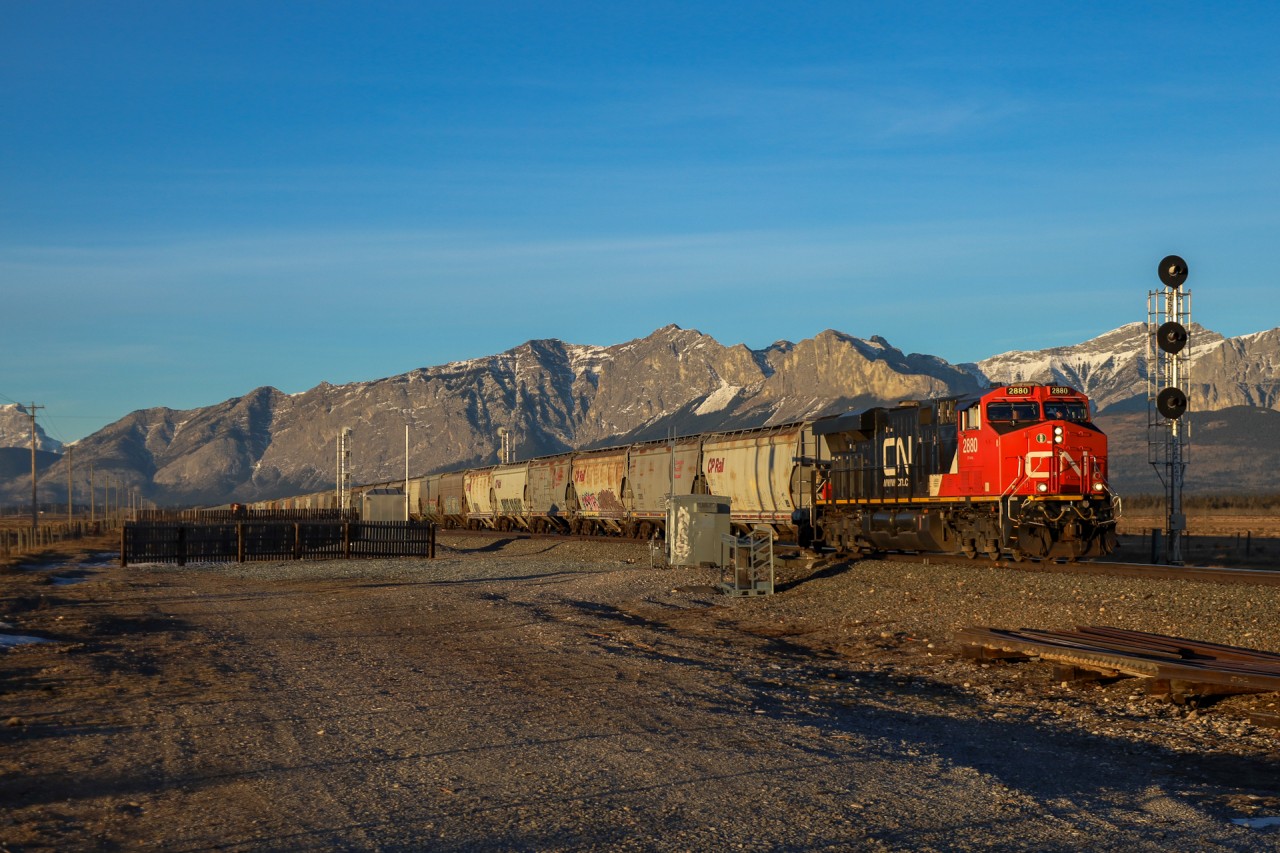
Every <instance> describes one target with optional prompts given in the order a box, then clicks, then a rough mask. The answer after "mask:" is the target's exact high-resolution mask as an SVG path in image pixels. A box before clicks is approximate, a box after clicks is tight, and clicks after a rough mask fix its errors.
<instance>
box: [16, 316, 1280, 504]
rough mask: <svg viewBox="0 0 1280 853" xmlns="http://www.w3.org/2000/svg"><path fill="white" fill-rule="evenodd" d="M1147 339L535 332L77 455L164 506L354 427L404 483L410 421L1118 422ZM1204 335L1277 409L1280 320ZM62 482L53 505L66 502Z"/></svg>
mask: <svg viewBox="0 0 1280 853" xmlns="http://www.w3.org/2000/svg"><path fill="white" fill-rule="evenodd" d="M1144 336H1145V325H1144V324H1141V323H1134V324H1129V325H1127V326H1122V327H1120V328H1119V329H1116V330H1113V331H1111V332H1108V333H1106V334H1104V335H1101V336H1099V337H1097V338H1094V339H1092V340H1090V341H1086V342H1084V343H1082V344H1078V345H1075V346H1073V347H1056V348H1052V349H1047V350H1040V351H1035V352H1012V353H1004V354H1001V355H997V356H992V357H991V358H989V359H985V360H983V361H981V362H978V363H976V364H963V365H952V364H950V363H948V362H946V361H944V360H943V359H941V358H938V357H936V356H931V355H922V354H918V353H911V354H906V353H903V352H902V351H901V350H898V349H896V348H894V347H893V346H892V345H890V344H889V342H888V341H886V340H884V339H883V338H879V337H873V338H871V339H869V340H863V339H860V338H855V337H852V336H850V335H846V334H844V333H841V332H837V331H833V330H827V331H824V332H822V333H820V334H818V335H816V336H814V337H813V338H810V339H806V340H803V341H800V342H798V343H791V342H789V341H779V342H777V343H775V344H772V345H770V346H769V347H766V348H764V349H761V350H752V349H749V348H748V347H746V346H744V345H742V344H736V345H732V346H725V345H722V344H720V343H719V342H717V341H716V340H715V339H714V338H711V337H710V336H708V335H704V334H702V333H700V332H698V331H696V330H691V329H682V328H680V327H678V326H674V325H672V326H666V327H664V328H662V329H658V330H657V331H655V332H654V333H653V334H651V335H649V336H647V337H644V338H638V339H636V340H633V341H628V342H626V343H622V344H617V345H614V346H607V347H601V346H584V345H574V344H567V343H564V342H562V341H558V340H534V341H529V342H526V343H524V344H521V345H520V346H518V347H515V348H513V349H511V350H508V351H506V352H503V353H499V354H497V355H493V356H488V357H485V358H478V359H471V360H468V361H459V362H452V363H449V364H445V365H440V366H436V367H424V368H419V369H417V370H413V371H409V372H408V373H404V374H400V375H398V376H393V377H388V378H386V379H380V380H376V381H373V382H361V383H350V384H347V385H329V384H327V383H322V384H320V385H318V386H316V387H315V388H312V389H310V390H308V391H305V392H302V393H300V394H293V395H287V394H284V393H282V392H280V391H278V390H276V389H274V388H269V387H263V388H258V389H255V390H253V391H251V392H250V393H248V394H246V395H244V396H242V397H237V398H234V399H231V400H227V401H224V402H222V403H219V404H217V405H213V406H207V407H204V408H199V409H191V410H187V411H175V410H172V409H166V408H154V409H146V410H140V411H137V412H133V413H131V414H130V415H128V416H126V417H125V418H122V419H121V420H119V421H117V422H116V423H114V424H111V425H109V426H107V427H105V428H104V429H102V430H100V431H99V432H97V433H95V434H93V435H91V436H89V437H87V438H85V439H83V440H82V441H80V442H77V443H76V466H77V470H83V469H81V467H80V466H81V465H83V464H88V463H92V464H93V465H94V466H95V467H96V470H97V471H99V472H101V476H104V477H106V478H108V479H109V478H112V477H114V478H116V479H117V480H119V481H120V482H124V483H126V484H129V485H130V486H133V487H137V488H139V489H140V490H141V492H142V493H143V495H144V496H146V497H147V498H149V499H150V500H154V501H156V502H157V503H160V504H162V505H167V504H193V503H204V504H212V503H222V502H225V501H228V500H254V499H262V498H269V497H277V496H283V495H291V494H301V493H305V492H309V491H318V490H321V489H324V488H328V487H331V486H332V483H333V479H334V467H335V437H336V435H337V434H338V431H339V430H340V429H342V428H344V427H349V428H351V429H352V447H353V454H352V467H353V474H354V477H355V479H356V481H357V482H377V481H380V480H387V479H393V478H396V477H400V476H403V474H404V470H405V458H404V450H405V428H406V425H407V426H408V430H409V443H410V449H409V469H410V471H411V473H413V474H415V475H416V474H422V473H427V472H430V471H435V470H443V469H447V468H453V467H459V466H467V465H483V464H490V463H492V462H494V461H496V458H497V455H496V454H497V430H498V428H499V427H505V428H507V429H509V430H511V431H512V433H513V434H514V436H515V439H516V448H517V453H518V455H519V456H520V457H521V458H528V457H532V456H540V455H545V454H549V453H557V452H561V451H564V450H568V449H573V448H582V447H590V446H599V445H604V444H612V443H616V442H621V441H632V440H644V439H649V438H661V437H664V436H666V435H667V434H668V433H669V431H670V430H672V429H674V430H675V431H676V432H677V433H680V434H688V433H694V432H705V431H715V430H726V429H737V428H745V427H752V426H759V425H764V424H770V423H785V422H788V421H794V420H799V419H803V418H809V417H814V416H817V415H821V414H827V413H834V412H839V411H845V410H847V409H850V408H857V407H863V406H870V405H885V404H888V405H892V404H893V403H895V402H897V401H898V400H902V399H910V398H928V397H936V396H945V395H952V394H967V393H973V392H976V391H978V390H979V389H981V388H982V387H985V386H987V385H988V384H990V383H991V382H1004V381H1009V380H1015V381H1036V382H1060V383H1065V384H1070V385H1073V386H1075V387H1079V388H1081V389H1082V390H1084V391H1085V392H1086V393H1088V394H1089V395H1090V396H1091V397H1092V398H1093V399H1094V400H1095V402H1096V404H1097V407H1098V410H1099V412H1100V414H1101V416H1102V418H1103V419H1104V420H1105V419H1107V418H1109V417H1119V416H1121V415H1124V414H1125V413H1126V412H1135V411H1143V412H1145V409H1146V378H1145V359H1144V354H1145V337H1144ZM1194 340H1195V342H1196V343H1195V349H1194V350H1193V352H1192V355H1193V362H1192V365H1193V366H1192V383H1193V394H1192V408H1193V410H1194V411H1196V412H1208V411H1218V410H1221V411H1224V412H1230V411H1231V410H1232V408H1233V407H1246V408H1252V409H1257V408H1265V409H1273V408H1280V369H1278V367H1277V366H1278V365H1280V329H1273V330H1270V331H1267V332H1260V333H1257V334H1255V335H1246V336H1243V337H1239V338H1230V339H1224V338H1222V336H1221V335H1216V334H1214V333H1212V332H1208V331H1202V330H1195V334H1194ZM17 417H20V418H22V419H23V420H25V419H26V416H25V415H22V414H18V415H17ZM28 423H29V422H28ZM0 435H3V434H2V433H0ZM10 435H16V433H13V432H11V433H10ZM11 440H12V439H11ZM25 442H26V439H25V438H24V439H22V441H21V444H22V445H23V446H25ZM59 468H60V466H59V465H54V466H53V467H52V469H51V470H50V471H49V472H48V474H47V480H48V482H49V489H50V490H51V491H53V492H56V491H57V489H58V488H59V486H58V484H59V483H62V484H65V480H66V475H65V471H61V472H60V471H59ZM42 476H46V475H42ZM100 482H101V481H100ZM61 488H62V491H61V498H57V497H56V496H55V497H52V498H51V499H60V500H63V501H65V485H62V486H61ZM24 489H26V490H27V491H26V492H25V493H26V494H29V489H30V480H29V478H27V479H25V480H24V479H23V478H21V477H15V478H12V479H10V480H9V482H8V484H7V486H5V487H3V490H2V491H0V494H3V495H4V496H6V498H7V499H10V500H21V499H22V495H23V494H24V491H23V490H24Z"/></svg>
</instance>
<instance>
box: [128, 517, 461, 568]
mask: <svg viewBox="0 0 1280 853" xmlns="http://www.w3.org/2000/svg"><path fill="white" fill-rule="evenodd" d="M435 555H436V526H435V524H433V523H431V522H429V521H344V520H299V521H266V520H264V521H214V522H196V521H131V522H127V523H126V524H125V526H124V527H123V528H122V529H121V532H120V565H122V566H127V565H129V564H130V563H177V564H178V565H179V566H183V565H186V564H187V563H188V562H207V563H219V562H221V563H228V562H237V563H244V562H248V561H254V560H273V561H274V560H350V559H360V558H374V557H384V558H385V557H421V558H426V559H430V558H432V557H435Z"/></svg>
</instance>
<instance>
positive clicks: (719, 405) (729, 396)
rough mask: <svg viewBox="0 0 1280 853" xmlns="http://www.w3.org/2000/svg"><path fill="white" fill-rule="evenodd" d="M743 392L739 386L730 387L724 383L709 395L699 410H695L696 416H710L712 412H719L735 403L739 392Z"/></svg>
mask: <svg viewBox="0 0 1280 853" xmlns="http://www.w3.org/2000/svg"><path fill="white" fill-rule="evenodd" d="M741 390H742V387H741V386H739V385H730V384H728V383H727V382H722V383H721V384H720V387H719V388H717V389H716V390H714V391H712V392H711V393H710V394H708V395H707V399H705V400H703V401H702V403H701V404H700V405H699V406H698V408H696V409H694V410H693V413H694V414H695V415H709V414H711V413H712V412H719V411H721V410H722V409H724V408H725V407H726V406H728V405H729V404H730V403H732V402H733V400H734V398H735V397H737V396H738V392H739V391H741Z"/></svg>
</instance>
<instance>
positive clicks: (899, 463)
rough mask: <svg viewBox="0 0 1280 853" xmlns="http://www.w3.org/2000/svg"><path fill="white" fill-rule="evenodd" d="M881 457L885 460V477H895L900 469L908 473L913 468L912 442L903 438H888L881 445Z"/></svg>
mask: <svg viewBox="0 0 1280 853" xmlns="http://www.w3.org/2000/svg"><path fill="white" fill-rule="evenodd" d="M881 455H882V458H883V459H884V475H885V476H886V477H895V476H897V474H898V469H899V468H901V469H902V470H903V471H907V470H909V469H910V468H911V442H910V441H903V440H902V439H901V438H886V439H885V440H884V441H883V442H882V443H881Z"/></svg>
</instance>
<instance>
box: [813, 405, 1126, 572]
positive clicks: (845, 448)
mask: <svg viewBox="0 0 1280 853" xmlns="http://www.w3.org/2000/svg"><path fill="white" fill-rule="evenodd" d="M813 432H814V435H815V437H816V438H818V439H820V440H819V442H818V446H819V447H822V446H823V445H824V444H825V447H826V450H827V454H828V455H829V459H820V460H817V467H818V470H819V475H820V477H823V478H825V480H824V481H823V482H822V484H821V486H820V487H819V489H818V491H817V495H816V498H815V500H814V507H813V513H812V516H811V517H810V519H805V520H806V521H810V522H811V525H812V535H813V537H814V540H815V542H816V543H825V544H827V545H830V546H833V547H835V548H836V549H837V550H839V551H857V550H865V551H870V550H919V551H947V552H961V553H964V554H966V555H968V556H970V557H972V556H975V555H976V554H978V553H983V554H987V555H989V556H993V557H995V556H999V555H1001V554H1002V553H1004V552H1008V553H1010V554H1011V555H1012V557H1013V558H1014V559H1015V560H1018V559H1023V558H1025V557H1033V558H1057V557H1064V558H1067V559H1075V558H1077V557H1096V556H1101V555H1103V554H1107V553H1110V552H1111V551H1112V550H1114V548H1115V544H1116V539H1115V523H1116V518H1117V516H1118V514H1119V513H1118V511H1119V499H1118V498H1117V497H1116V496H1115V495H1114V494H1113V493H1112V491H1111V489H1110V487H1109V485H1108V484H1107V438H1106V436H1105V435H1104V434H1103V433H1102V431H1101V430H1099V429H1098V428H1097V427H1096V426H1095V425H1094V424H1093V422H1092V421H1091V419H1090V416H1089V400H1088V398H1087V397H1085V396H1084V395H1083V394H1081V393H1080V392H1078V391H1076V390H1074V389H1072V388H1068V387H1066V386H1062V385H1034V384H1016V385H1006V386H1004V387H1002V388H996V389H994V390H991V391H988V392H986V393H983V394H981V395H980V396H971V397H951V398H943V399H937V400H928V401H921V402H910V403H903V404H901V405H899V406H897V407H895V408H874V409H868V410H866V411H861V412H854V413H850V414H847V415H839V416H836V417H833V418H826V419H821V420H818V421H816V422H814V424H813ZM822 439H825V442H824V441H822Z"/></svg>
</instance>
